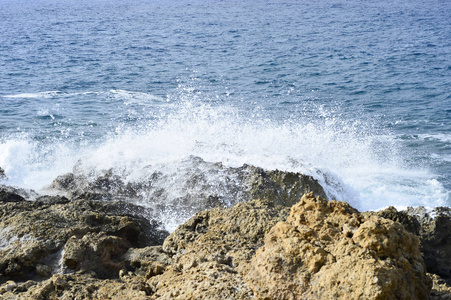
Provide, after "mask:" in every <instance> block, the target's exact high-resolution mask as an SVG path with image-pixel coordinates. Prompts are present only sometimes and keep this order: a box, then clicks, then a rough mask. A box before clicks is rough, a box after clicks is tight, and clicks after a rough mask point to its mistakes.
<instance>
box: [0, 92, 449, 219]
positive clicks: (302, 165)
mask: <svg viewBox="0 0 451 300" xmlns="http://www.w3.org/2000/svg"><path fill="white" fill-rule="evenodd" d="M46 93H48V92H46ZM46 93H44V95H47V94H46ZM106 93H108V94H109V95H117V96H118V97H122V99H124V102H125V101H127V99H129V97H131V98H135V99H136V101H141V100H145V99H146V97H150V98H152V99H153V96H152V95H148V94H142V93H133V92H126V91H120V90H112V91H108V92H106ZM189 99H190V97H188V96H187V97H185V98H184V99H181V100H180V101H178V102H173V103H169V104H168V105H169V106H168V107H170V109H166V110H165V113H164V114H162V115H160V116H159V117H158V118H154V119H152V120H150V121H148V122H147V123H144V124H143V123H140V124H139V126H136V124H135V125H127V124H119V125H118V126H117V128H115V130H114V132H110V133H109V134H107V135H106V136H105V137H104V138H103V139H101V140H82V141H78V142H75V141H71V140H61V139H55V140H51V139H50V142H49V139H46V140H45V141H36V140H33V139H31V138H30V137H28V136H22V137H11V138H5V139H3V141H2V142H1V143H0V166H1V167H2V168H3V169H4V170H5V173H6V174H7V176H8V181H7V184H11V185H16V186H20V187H25V188H32V189H36V190H42V189H43V188H45V187H46V186H48V185H49V184H50V183H51V182H52V180H53V179H55V178H56V177H57V176H59V175H62V174H65V173H67V172H74V171H76V172H78V173H83V174H86V176H91V177H92V178H95V177H96V176H99V175H101V174H103V173H104V172H105V171H106V170H109V171H111V172H112V173H113V174H115V175H116V176H120V177H121V178H122V179H123V180H124V181H125V182H135V183H136V182H139V181H140V180H142V179H143V178H147V177H148V176H150V175H149V174H163V175H165V176H166V177H165V178H170V180H166V181H159V182H158V183H156V184H160V185H161V186H160V188H161V190H164V191H166V192H168V191H170V192H171V193H172V196H170V197H172V198H173V199H177V197H180V195H181V194H183V193H184V189H183V188H182V187H184V186H186V184H187V181H188V180H189V178H190V177H189V176H186V174H187V173H196V172H198V173H197V175H198V176H207V177H208V176H212V177H211V178H209V179H208V181H209V182H214V181H215V180H219V182H220V181H221V180H222V181H224V180H226V179H225V177H224V176H223V177H221V178H222V179H220V178H219V177H218V175H217V174H216V175H214V174H215V172H208V171H205V170H203V171H202V172H201V171H200V170H198V169H196V167H195V166H191V165H189V164H188V165H187V163H186V162H187V159H188V158H189V157H193V156H195V157H199V158H201V159H202V160H204V161H206V162H210V163H221V164H223V165H224V166H227V167H234V168H237V167H241V166H243V165H245V164H247V165H254V166H257V167H261V168H264V169H266V170H276V169H277V170H283V171H290V172H299V173H302V174H306V175H310V176H312V177H313V178H315V179H317V180H318V181H319V182H320V184H321V185H322V186H323V187H324V188H325V190H326V194H327V196H328V197H329V198H330V199H337V200H342V201H347V202H349V203H350V204H351V205H353V206H354V207H356V208H357V209H359V210H377V209H381V208H384V207H387V206H390V205H394V206H396V207H399V208H404V207H406V206H418V205H423V206H428V207H432V206H440V205H446V203H447V199H448V197H449V195H448V191H446V190H445V188H444V187H443V185H442V184H441V183H440V182H439V181H438V180H437V178H438V176H436V175H435V174H433V173H431V172H430V171H429V170H428V169H427V168H421V167H419V166H412V165H409V164H408V163H407V162H406V161H407V160H408V158H406V157H404V155H405V152H404V151H403V148H402V144H401V143H400V141H399V139H398V138H397V137H396V136H395V135H394V134H392V133H391V132H389V131H387V130H384V129H381V128H379V127H378V126H377V125H375V124H374V123H373V122H371V121H368V120H364V119H358V118H357V117H358V116H356V118H355V119H346V118H344V117H343V115H341V114H340V113H337V110H335V109H327V108H325V107H324V106H321V105H311V106H310V107H308V108H306V109H304V110H302V112H300V113H298V114H297V115H294V114H293V115H291V116H290V117H289V118H286V119H280V118H279V119H277V118H272V117H271V116H269V115H267V114H265V113H263V112H261V111H248V110H240V109H239V108H237V107H233V106H231V105H230V106H228V105H225V104H223V103H222V104H221V105H217V104H211V103H208V101H204V102H199V101H190V100H189ZM209 174H210V175H209ZM210 185H211V186H214V184H213V183H211V184H210ZM185 192H186V190H185ZM191 192H192V191H191ZM229 192H230V191H228V190H221V191H219V192H218V193H223V194H224V193H229ZM171 193H169V194H171ZM142 199H147V200H145V201H148V202H149V201H150V202H151V201H152V200H151V199H150V198H149V197H147V198H146V197H143V198H142ZM150 202H149V203H148V205H150V206H151V205H152V204H151V203H150Z"/></svg>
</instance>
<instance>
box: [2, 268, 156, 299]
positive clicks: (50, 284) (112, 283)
mask: <svg viewBox="0 0 451 300" xmlns="http://www.w3.org/2000/svg"><path fill="white" fill-rule="evenodd" d="M149 294H150V290H149V286H148V285H147V284H146V282H145V278H142V277H134V278H127V279H125V280H120V279H107V280H99V279H98V278H95V277H93V276H91V275H90V274H80V273H76V274H54V275H53V276H52V277H51V278H49V279H47V280H44V281H41V282H26V283H24V284H21V285H18V286H17V288H16V289H15V291H14V293H11V292H9V293H4V294H3V295H1V299H11V300H13V299H14V300H28V299H34V300H73V299H112V300H122V299H136V300H144V299H150V298H149V296H148V295H149Z"/></svg>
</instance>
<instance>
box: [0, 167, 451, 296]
mask: <svg viewBox="0 0 451 300" xmlns="http://www.w3.org/2000/svg"><path fill="white" fill-rule="evenodd" d="M204 163H205V162H202V161H199V165H202V164H204ZM0 170H1V169H0ZM215 170H222V171H224V170H226V168H224V167H222V166H220V165H217V166H216V169H215ZM222 171H221V172H222ZM229 171H231V172H235V174H239V175H240V176H239V177H237V178H239V180H241V182H246V183H247V185H246V186H247V188H246V189H243V190H242V191H240V193H239V195H240V196H241V197H242V199H239V200H237V201H235V202H234V203H230V205H226V203H225V200H224V198H221V197H219V196H218V195H211V194H210V195H209V194H208V193H203V194H202V193H201V194H198V195H197V196H196V199H194V200H195V201H194V202H193V203H195V205H194V208H191V209H195V210H197V211H198V212H197V213H195V214H194V216H192V217H191V218H190V219H189V220H188V221H186V222H185V223H184V224H182V225H180V226H179V227H178V228H177V229H176V230H175V231H173V232H172V233H169V232H168V231H166V230H164V229H163V227H162V224H160V223H159V222H158V221H157V220H158V219H157V218H156V216H157V214H156V213H155V210H156V208H154V209H151V208H146V207H143V206H140V205H139V203H138V202H136V201H135V202H136V203H135V204H133V203H134V202H133V201H127V199H128V197H130V198H133V197H137V195H138V194H139V190H140V189H145V188H152V185H151V184H149V185H147V186H146V185H139V186H131V185H130V184H128V183H125V182H122V181H121V179H120V178H118V177H115V176H114V174H112V173H111V172H110V173H109V172H105V173H104V174H103V175H102V176H100V177H97V178H94V179H93V180H91V181H89V180H87V178H84V177H83V176H81V175H79V174H76V173H70V174H66V175H64V176H61V177H59V178H57V179H56V180H55V182H54V183H53V184H52V189H53V190H56V191H59V192H60V195H58V196H39V195H37V194H35V193H33V192H32V191H25V190H19V189H15V188H12V187H8V186H1V187H0V299H67V300H68V299H451V287H450V286H451V231H450V230H449V228H451V209H449V208H445V207H439V208H435V209H434V210H432V211H427V210H426V209H424V208H422V207H418V208H409V209H407V210H405V211H397V210H396V209H395V208H393V207H390V208H387V209H385V210H383V211H379V212H359V211H357V210H356V209H354V208H352V207H351V206H350V205H349V204H347V203H345V202H338V201H327V200H325V199H324V198H325V196H326V195H325V193H324V191H323V190H322V188H321V186H320V185H319V184H318V183H317V182H316V181H315V180H313V179H312V178H311V177H308V176H304V175H301V174H296V173H288V172H281V171H266V170H262V169H259V168H255V167H251V166H243V167H242V168H236V169H233V170H229ZM2 174H3V175H2V176H5V174H4V173H3V172H2ZM6 175H7V174H6ZM154 178H155V177H154ZM158 180H160V179H158ZM203 183H204V185H205V181H202V179H199V178H197V181H195V182H194V183H193V184H198V185H200V186H202V184H203ZM237 186H238V185H237ZM205 190H206V191H207V190H208V189H205ZM63 192H64V193H63ZM63 194H64V196H63ZM237 195H238V192H237ZM154 196H155V197H158V195H157V192H155V195H154ZM163 196H164V195H163ZM179 200H180V199H179ZM185 200H186V201H193V197H190V198H189V199H185ZM182 202H183V201H182ZM170 205H175V202H174V203H170Z"/></svg>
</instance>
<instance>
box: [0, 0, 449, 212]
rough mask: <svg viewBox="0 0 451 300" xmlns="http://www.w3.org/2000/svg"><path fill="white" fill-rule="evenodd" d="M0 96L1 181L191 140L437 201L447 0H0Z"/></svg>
mask: <svg viewBox="0 0 451 300" xmlns="http://www.w3.org/2000/svg"><path fill="white" fill-rule="evenodd" d="M0 101H1V104H2V105H1V107H0V138H1V141H2V142H1V144H0V166H2V167H3V168H4V169H5V171H6V173H7V174H9V181H8V183H9V184H14V185H19V186H25V187H33V188H36V189H39V188H42V187H43V186H45V185H47V184H48V183H50V182H51V180H52V179H53V178H55V176H57V175H59V174H62V173H65V172H68V171H71V170H72V168H73V166H74V165H75V164H76V163H77V161H78V162H80V161H82V162H83V163H84V164H85V165H87V167H86V168H87V169H90V170H91V169H93V168H97V169H100V168H105V169H108V168H117V169H121V170H124V169H133V168H138V169H139V168H142V167H144V166H146V165H148V164H153V165H155V164H166V165H167V164H169V163H172V164H176V162H178V161H180V160H183V159H184V158H186V157H188V156H190V155H197V156H200V157H202V158H204V159H205V160H208V161H221V162H223V163H225V164H226V165H230V166H235V165H240V164H242V163H249V164H255V165H258V166H261V167H264V168H278V169H285V170H293V171H302V172H306V173H309V174H311V175H313V176H315V178H318V180H320V181H321V182H323V183H324V184H327V183H328V182H329V183H330V181H334V182H335V184H332V185H331V186H330V187H329V188H330V196H331V197H335V198H339V199H342V200H349V202H352V203H353V204H354V205H356V206H357V207H359V208H361V209H372V208H380V207H383V206H387V205H398V206H407V205H420V204H421V205H429V206H435V205H449V204H450V200H449V191H450V190H451V122H450V117H451V2H449V1H439V0H432V1H427V2H425V1H420V0H409V1H407V0H405V1H404V0H395V1H392V0H390V1H388V0H383V1H376V2H374V3H373V2H368V1H323V0H321V1H314V2H312V1H288V0H280V1H214V0H213V1H206V0H205V1H203V0H194V1H183V0H180V1H175V0H173V1H145V0H133V1H126V3H124V1H117V0H113V1H102V0H94V1H92V0H90V1H85V0H82V1H76V2H74V1H66V0H63V1H55V0H40V1H25V0H19V1H13V0H0ZM136 143H138V145H136ZM88 166H89V167H88ZM132 166H133V167H132ZM162 168H163V167H162ZM132 173H133V172H132ZM127 174H128V173H127ZM324 174H328V175H327V176H326V177H327V178H329V179H328V180H327V179H325V177H324ZM136 176H138V175H136ZM138 177H139V176H138ZM330 178H334V179H333V180H331V179H330Z"/></svg>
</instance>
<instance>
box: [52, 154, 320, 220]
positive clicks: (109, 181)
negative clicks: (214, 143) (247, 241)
mask: <svg viewBox="0 0 451 300" xmlns="http://www.w3.org/2000/svg"><path fill="white" fill-rule="evenodd" d="M161 169H165V168H161ZM121 172H123V170H121ZM143 174H146V175H143ZM143 174H141V179H140V180H138V181H124V180H123V178H124V176H119V175H117V174H116V173H115V172H114V170H113V169H109V170H101V171H97V172H95V173H89V174H86V171H84V170H81V169H80V167H79V166H78V165H77V166H76V167H75V168H74V171H73V172H72V173H68V174H65V175H62V176H58V178H56V179H55V180H54V181H53V183H52V184H51V185H50V186H49V188H50V189H52V190H54V191H58V192H60V193H65V194H66V195H67V197H70V198H83V199H92V200H111V199H113V200H121V199H125V198H126V199H128V201H130V200H131V199H134V201H140V200H142V199H152V200H153V202H154V206H155V207H158V209H157V211H158V210H164V209H166V210H172V211H180V210H183V211H184V212H185V213H186V214H187V217H188V216H192V215H193V214H195V213H196V212H198V211H201V210H205V209H210V208H214V207H230V206H232V205H234V204H236V203H238V202H245V201H249V200H252V199H259V198H260V199H263V198H266V199H272V200H273V201H274V202H275V203H276V204H281V205H285V206H291V205H293V204H294V203H296V202H297V201H298V199H299V198H300V197H301V196H302V195H303V194H305V193H308V192H314V193H315V194H317V195H320V196H322V197H326V194H325V192H324V190H323V188H322V187H321V185H320V184H319V183H318V182H317V181H316V180H315V179H313V178H312V177H310V176H306V175H302V174H299V173H292V172H283V171H279V170H274V171H266V170H263V169H262V168H257V167H254V166H250V165H243V166H242V167H239V168H231V167H225V166H224V165H223V164H221V163H209V162H205V161H204V160H202V159H201V158H200V157H194V156H192V157H189V158H188V159H187V160H185V161H182V162H181V163H180V166H179V167H178V168H177V169H176V170H172V171H166V173H163V172H162V171H156V170H154V169H152V168H151V167H148V168H144V169H143ZM168 183H170V184H168Z"/></svg>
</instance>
